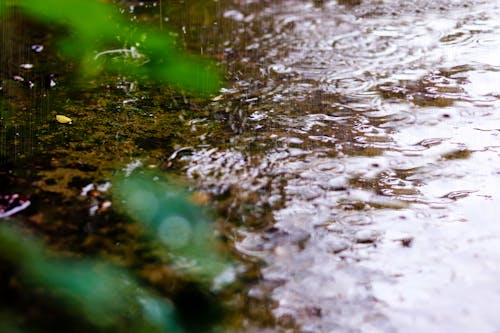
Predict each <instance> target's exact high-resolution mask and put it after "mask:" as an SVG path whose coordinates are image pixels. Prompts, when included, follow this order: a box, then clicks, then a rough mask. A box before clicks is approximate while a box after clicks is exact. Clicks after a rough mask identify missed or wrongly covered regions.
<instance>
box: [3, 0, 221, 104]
mask: <svg viewBox="0 0 500 333" xmlns="http://www.w3.org/2000/svg"><path fill="white" fill-rule="evenodd" d="M15 4H16V6H18V7H19V8H20V9H21V10H22V11H23V12H24V13H26V14H28V15H30V16H32V17H33V18H35V19H37V20H40V21H42V22H45V23H47V24H49V25H57V26H60V27H62V28H64V29H66V31H67V34H66V35H65V37H64V38H62V40H61V42H60V49H61V50H62V51H63V52H64V53H65V54H67V55H68V56H70V57H73V58H75V59H79V60H80V62H81V69H82V73H83V74H86V75H96V74H98V73H99V72H100V71H101V70H102V69H103V68H106V69H108V70H111V71H114V72H119V73H128V74H134V75H141V76H144V75H145V76H147V77H150V78H153V79H155V80H158V81H160V82H167V83H170V84H174V85H176V86H178V87H180V88H184V89H188V90H190V91H192V92H195V93H198V94H210V93H213V92H215V91H216V90H217V89H218V88H219V84H220V75H219V73H218V71H216V69H215V67H214V66H213V65H212V64H211V63H210V62H208V61H205V60H202V59H201V58H197V57H192V56H189V55H188V54H187V53H186V52H183V51H182V50H180V49H179V48H178V47H177V46H176V42H175V40H174V39H173V38H172V37H170V35H169V34H168V33H162V32H160V31H157V30H153V29H148V28H145V27H132V26H131V23H130V22H128V21H126V20H125V19H124V17H123V16H122V15H121V14H120V13H119V11H118V8H116V7H115V6H113V5H110V4H105V3H101V2H98V1H97V0H45V1H40V0H21V1H16V2H15ZM9 5H12V3H10V1H8V2H7V3H5V0H3V1H2V5H0V14H1V13H2V11H5V7H6V6H9ZM110 48H111V49H110ZM110 58H111V59H110ZM106 60H108V61H106Z"/></svg>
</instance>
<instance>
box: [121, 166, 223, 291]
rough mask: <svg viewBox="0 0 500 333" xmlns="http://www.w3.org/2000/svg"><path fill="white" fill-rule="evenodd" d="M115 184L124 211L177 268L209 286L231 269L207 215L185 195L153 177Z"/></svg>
mask: <svg viewBox="0 0 500 333" xmlns="http://www.w3.org/2000/svg"><path fill="white" fill-rule="evenodd" d="M115 184H116V186H115V192H114V193H115V196H116V199H118V200H119V201H120V202H121V205H122V207H123V209H124V210H125V211H126V212H127V213H128V214H129V215H130V216H131V217H133V218H134V219H135V220H137V221H139V222H142V223H143V224H144V225H145V226H146V229H147V230H148V232H149V233H150V234H151V235H152V236H153V237H154V238H156V239H159V240H160V241H161V242H162V243H163V245H165V246H166V248H167V249H168V251H169V252H170V253H171V254H172V255H173V257H174V259H175V261H176V262H175V263H176V264H179V265H182V266H183V268H185V269H187V271H188V272H189V273H191V274H194V275H195V276H197V277H198V278H202V279H205V280H207V279H208V280H209V281H207V282H212V280H213V278H215V277H216V276H217V275H219V274H220V273H221V272H222V271H223V270H225V269H226V268H227V267H228V265H227V264H228V262H227V261H226V260H225V258H223V256H222V255H221V253H220V252H219V251H218V249H217V241H216V239H215V237H214V230H213V228H212V225H211V224H210V220H209V219H208V217H207V214H206V212H205V211H204V210H203V209H202V208H201V207H199V206H196V205H195V204H194V203H192V201H191V200H190V199H189V195H188V193H187V192H186V191H183V190H181V189H179V188H178V187H175V186H173V185H171V184H169V183H168V181H166V180H161V177H159V176H158V175H155V174H153V173H145V174H142V175H132V176H130V177H129V178H125V179H121V180H117V181H116V182H115Z"/></svg>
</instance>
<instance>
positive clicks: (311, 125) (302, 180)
mask: <svg viewBox="0 0 500 333" xmlns="http://www.w3.org/2000/svg"><path fill="white" fill-rule="evenodd" d="M499 14H500V3H499V2H498V1H480V0H477V1H466V2H464V1H434V2H431V1H419V2H418V3H417V2H414V3H409V2H407V1H395V0H392V1H385V2H379V1H362V2H358V1H356V2H353V3H350V2H349V3H348V2H345V1H339V2H336V1H286V2H276V3H274V2H273V3H271V2H266V3H265V4H264V3H259V4H256V2H255V1H240V2H239V3H238V5H236V4H233V5H232V6H229V8H228V9H227V11H226V12H225V13H223V17H224V20H226V21H227V22H231V23H228V24H227V27H230V28H231V29H230V30H231V33H230V34H228V33H227V32H226V36H228V37H227V41H225V42H224V45H225V49H224V54H225V55H224V59H225V60H224V61H225V62H227V67H228V69H229V70H230V72H231V78H232V80H233V81H232V86H231V87H228V88H227V89H225V90H224V91H223V94H222V96H221V97H220V98H218V99H217V100H216V101H214V102H213V103H212V107H213V109H214V116H213V117H215V119H216V120H217V121H222V122H224V123H226V124H227V125H228V126H227V133H228V138H227V142H222V141H223V139H221V137H220V136H217V137H212V136H211V135H210V132H208V133H205V139H206V140H205V143H206V146H205V147H203V148H199V149H197V150H195V151H194V152H193V154H192V155H190V156H184V157H182V160H184V161H186V162H187V163H188V165H187V167H186V170H187V174H188V175H189V176H191V177H193V178H195V179H196V180H197V181H198V182H199V183H200V185H202V186H204V187H205V188H208V189H210V190H212V191H213V192H214V193H216V194H218V195H219V196H220V197H224V196H223V193H229V194H230V199H229V200H228V199H227V198H225V199H224V200H225V202H226V206H225V207H226V212H228V214H229V216H233V217H234V216H238V217H239V220H238V221H237V222H240V223H241V225H240V226H238V227H236V228H235V230H234V233H235V235H234V236H233V237H234V241H235V247H236V249H237V250H238V251H239V252H240V253H241V254H242V255H244V256H247V257H249V258H254V259H255V260H257V259H260V260H262V261H263V262H264V266H263V268H262V279H261V281H260V282H259V283H257V284H256V285H255V286H254V287H253V289H252V290H251V291H250V295H251V296H252V297H255V298H257V299H259V297H262V300H265V298H266V295H267V293H268V290H269V288H270V286H271V293H272V299H273V300H274V301H275V302H276V307H275V309H274V310H273V313H274V315H275V317H276V318H277V320H278V323H281V324H282V325H283V327H287V326H288V325H291V323H293V322H295V323H296V324H298V325H299V326H300V327H301V329H300V331H302V332H400V331H401V332H403V331H405V332H433V331H454V332H470V331H473V330H477V331H481V332H493V331H495V329H497V328H498V326H499V325H500V320H499V319H498V316H497V315H496V312H497V310H496V309H495V307H494V306H491V305H492V304H496V303H498V301H499V300H500V289H499V288H498V283H497V276H498V274H499V273H500V265H499V264H498V262H500V260H499V259H500V254H499V253H500V252H499V248H498V239H499V238H500V225H499V224H498V223H497V216H498V213H499V208H498V207H500V193H499V192H498V188H500V186H499V185H500V181H499V179H500V178H499V174H500V168H499V167H498V165H500V163H499V162H500V137H499V135H500V122H499V120H500V116H499V114H498V111H497V110H498V108H499V106H500V99H499V88H498V84H496V82H500V74H499V73H500V71H499V69H500V67H499V65H500V63H499V60H498V59H499V58H498V51H499V49H500V38H499V37H498V36H499V33H500V23H498V20H497V19H496V18H497V17H498V15H499ZM221 200H222V199H221ZM227 202H229V203H227ZM235 211H236V212H237V214H234V215H231V212H233V213H234V212H235Z"/></svg>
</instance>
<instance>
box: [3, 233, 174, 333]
mask: <svg viewBox="0 0 500 333" xmlns="http://www.w3.org/2000/svg"><path fill="white" fill-rule="evenodd" d="M44 252H45V249H44V248H43V247H42V246H41V245H40V244H39V243H38V242H37V241H36V240H34V239H30V238H27V237H26V236H24V235H22V234H21V233H20V232H19V231H17V230H15V229H13V228H11V227H7V226H5V225H0V263H2V266H5V265H7V266H8V267H12V268H13V270H14V271H15V272H16V275H17V276H16V279H18V280H19V283H21V284H22V285H23V288H24V289H23V293H24V294H25V296H26V295H28V296H29V297H30V298H32V299H33V300H34V299H36V298H37V297H40V295H39V294H38V293H39V290H44V291H45V294H44V295H43V297H44V299H45V300H44V301H45V302H46V303H47V304H50V305H49V306H50V307H54V308H55V309H52V311H58V312H61V311H65V310H64V309H68V311H69V312H70V313H71V316H72V317H73V318H74V319H72V321H70V324H69V325H70V327H66V328H67V329H69V330H70V331H73V330H72V329H71V327H73V329H76V328H77V327H79V325H85V326H87V327H89V328H91V329H92V330H93V331H97V332H104V331H107V332H117V331H119V332H134V333H135V332H139V333H140V332H158V333H161V332H165V333H167V332H168V333H181V332H183V330H182V329H181V328H180V327H179V326H177V324H176V322H177V319H176V315H175V311H174V308H173V306H172V305H171V304H170V302H168V301H166V300H164V299H160V298H159V297H158V296H156V295H154V294H152V293H151V292H148V291H146V290H145V289H143V288H141V287H140V286H139V284H138V283H137V282H136V281H135V280H134V279H133V278H132V277H131V276H130V275H129V274H128V273H126V272H125V271H123V270H120V269H117V268H115V267H112V266H109V265H107V264H105V263H103V262H100V261H97V260H72V261H69V260H63V259H57V258H49V257H47V256H46V255H44V254H43V253H44ZM56 309H57V310H56ZM0 310H1V309H0ZM45 311H48V312H50V311H51V310H50V308H49V309H45ZM67 316H69V317H71V316H70V315H69V314H67ZM59 320H61V321H62V322H65V321H68V318H59ZM3 325H5V327H6V329H7V328H9V329H10V330H11V331H15V326H14V325H13V323H9V322H8V321H7V322H4V324H3ZM34 325H35V326H33V327H30V328H31V329H35V328H36V327H37V325H41V326H42V327H43V326H46V325H47V324H46V323H34ZM52 325H54V324H52ZM53 328H54V327H53Z"/></svg>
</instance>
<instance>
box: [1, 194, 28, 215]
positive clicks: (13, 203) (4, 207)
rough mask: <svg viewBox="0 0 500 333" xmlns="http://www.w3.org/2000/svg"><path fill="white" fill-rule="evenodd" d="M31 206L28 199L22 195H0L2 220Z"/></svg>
mask: <svg viewBox="0 0 500 333" xmlns="http://www.w3.org/2000/svg"><path fill="white" fill-rule="evenodd" d="M29 205H31V202H30V201H29V199H28V197H27V196H26V195H22V194H17V193H13V194H4V195H0V219H3V218H6V217H9V216H11V215H14V214H17V213H19V212H20V211H22V210H24V209H26V208H28V207H29Z"/></svg>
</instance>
